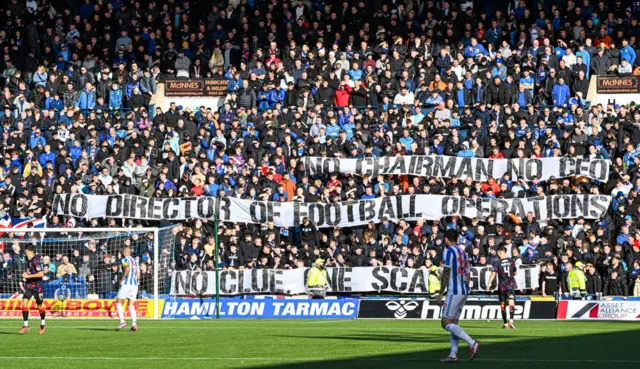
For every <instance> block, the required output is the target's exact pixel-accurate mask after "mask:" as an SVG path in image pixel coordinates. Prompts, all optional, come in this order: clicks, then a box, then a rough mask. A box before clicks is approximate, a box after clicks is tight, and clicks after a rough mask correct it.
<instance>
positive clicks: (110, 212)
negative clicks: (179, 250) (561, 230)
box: [53, 194, 611, 228]
mask: <svg viewBox="0 0 640 369" xmlns="http://www.w3.org/2000/svg"><path fill="white" fill-rule="evenodd" d="M610 202H611V197H610V196H606V195H552V196H540V197H529V198H515V199H495V198H471V197H459V196H444V195H401V196H386V197H382V198H376V199H370V200H354V201H343V202H336V203H300V202H276V201H253V200H243V199H238V198H235V197H222V198H216V197H182V198H153V197H151V198H150V197H142V196H135V195H84V194H63V195H56V196H55V197H54V200H53V213H54V214H57V215H65V216H73V217H79V218H102V217H107V218H134V219H140V220H174V221H178V220H185V219H211V220H213V219H215V218H217V219H218V220H220V221H223V222H240V223H266V222H268V221H273V222H274V223H275V225H276V226H277V227H297V226H300V224H302V221H303V219H304V218H305V217H308V218H309V220H311V222H313V223H314V224H315V225H316V227H319V228H323V227H353V226H357V225H362V224H367V223H369V222H380V221H382V220H383V219H384V218H387V219H389V220H391V221H398V220H400V219H404V220H418V219H427V220H438V219H442V218H444V217H448V216H463V217H467V218H478V219H479V220H481V221H483V220H486V219H487V218H488V217H489V216H493V217H494V219H495V221H496V222H497V223H503V222H504V220H505V219H506V218H507V217H508V216H509V214H512V215H515V216H516V217H519V218H524V217H526V215H527V214H528V213H532V214H533V216H534V217H535V218H536V219H538V220H546V219H568V218H578V217H581V216H582V217H584V218H588V219H599V218H602V217H603V216H604V215H605V213H606V211H607V209H608V208H609V204H610Z"/></svg>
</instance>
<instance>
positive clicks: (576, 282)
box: [566, 262, 587, 298]
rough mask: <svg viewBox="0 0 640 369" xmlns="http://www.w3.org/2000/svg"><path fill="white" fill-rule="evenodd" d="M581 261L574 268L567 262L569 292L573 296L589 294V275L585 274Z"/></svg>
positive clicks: (579, 296)
mask: <svg viewBox="0 0 640 369" xmlns="http://www.w3.org/2000/svg"><path fill="white" fill-rule="evenodd" d="M582 265H583V264H582V263H581V262H577V263H576V267H575V268H573V265H571V264H567V266H566V268H567V272H568V274H567V284H568V287H569V293H570V294H571V297H573V298H582V297H583V296H585V295H586V294H587V276H586V275H584V272H583V271H582V269H580V267H582Z"/></svg>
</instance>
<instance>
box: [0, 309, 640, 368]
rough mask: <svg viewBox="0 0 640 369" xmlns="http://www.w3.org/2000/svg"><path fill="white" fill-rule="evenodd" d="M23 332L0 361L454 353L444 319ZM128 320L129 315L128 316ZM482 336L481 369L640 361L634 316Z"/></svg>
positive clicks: (486, 330) (91, 362)
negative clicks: (625, 319)
mask: <svg viewBox="0 0 640 369" xmlns="http://www.w3.org/2000/svg"><path fill="white" fill-rule="evenodd" d="M38 323H39V321H37V320H36V319H32V321H31V325H32V329H31V331H29V332H27V333H26V334H25V335H24V336H21V335H18V334H17V332H18V330H19V329H20V328H21V326H22V321H20V320H15V319H13V320H0V360H1V361H2V362H3V364H7V365H3V366H6V367H16V368H61V367H78V368H90V369H97V368H205V367H206V368H282V369H310V368H328V369H337V368H367V369H371V368H385V369H389V368H429V367H434V366H437V367H442V366H446V365H448V364H440V363H439V362H438V360H439V359H440V358H442V357H444V356H446V355H448V353H449V335H448V334H447V333H446V332H445V331H444V330H442V329H441V328H440V322H439V321H424V320H296V321H294V320H218V321H216V320H200V321H189V320H166V321H144V320H142V321H139V324H138V325H139V329H138V331H137V332H135V333H131V332H129V331H128V330H127V331H121V332H116V331H115V327H116V325H117V321H116V320H109V321H104V320H60V319H57V320H54V319H50V320H49V321H48V325H47V332H46V333H45V335H43V336H40V335H38ZM128 324H129V322H128ZM461 325H462V327H463V328H465V329H466V330H467V332H468V333H469V334H471V335H472V336H473V337H475V338H478V339H480V340H481V341H482V342H483V345H482V349H481V351H480V354H479V356H478V358H477V359H476V360H475V361H473V362H469V361H468V358H469V351H468V348H467V345H466V344H464V343H462V342H461V343H460V354H459V357H460V362H459V363H457V364H455V365H459V366H469V367H471V366H473V367H474V368H496V367H498V368H509V367H513V368H542V367H546V368H560V367H562V368H565V369H566V368H578V367H579V368H581V369H584V368H603V367H605V366H606V365H607V364H616V365H624V367H627V368H630V367H636V366H638V365H640V356H638V349H637V347H638V339H640V325H638V324H635V323H632V322H626V323H624V322H557V321H516V327H517V329H516V330H502V329H500V327H501V325H502V322H501V321H491V322H487V321H464V322H462V324H461Z"/></svg>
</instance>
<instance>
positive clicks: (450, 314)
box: [436, 229, 481, 363]
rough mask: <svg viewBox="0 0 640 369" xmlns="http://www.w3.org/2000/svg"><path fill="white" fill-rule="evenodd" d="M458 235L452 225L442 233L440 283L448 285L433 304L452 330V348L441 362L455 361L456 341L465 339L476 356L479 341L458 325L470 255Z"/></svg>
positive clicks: (464, 298) (465, 292) (466, 290)
mask: <svg viewBox="0 0 640 369" xmlns="http://www.w3.org/2000/svg"><path fill="white" fill-rule="evenodd" d="M459 239H460V235H459V234H458V232H456V231H455V230H453V229H448V230H447V231H446V232H445V234H444V241H445V243H446V244H447V249H446V250H444V254H443V257H442V258H443V260H444V269H443V270H442V276H441V277H440V285H441V286H442V287H445V286H446V287H447V298H446V300H445V301H442V297H443V295H444V288H442V289H441V292H440V294H439V295H437V296H436V304H438V305H440V306H442V320H441V324H442V328H444V329H445V330H447V331H448V332H449V333H451V336H450V340H451V352H450V354H449V356H447V357H446V358H444V359H442V360H440V361H441V362H443V363H455V362H457V361H458V341H459V340H461V339H462V340H464V341H466V342H467V344H469V350H470V351H471V360H473V359H475V357H476V355H477V354H478V351H479V350H480V345H481V343H480V341H477V340H474V339H473V338H471V337H470V336H469V335H468V334H467V333H466V332H465V331H464V330H463V329H462V328H461V327H460V326H459V325H458V320H459V319H460V314H461V313H462V308H463V307H464V304H465V303H466V302H467V297H468V296H469V282H470V275H469V256H468V255H467V252H466V251H465V248H464V245H459V244H458V241H459Z"/></svg>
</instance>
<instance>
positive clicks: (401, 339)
mask: <svg viewBox="0 0 640 369" xmlns="http://www.w3.org/2000/svg"><path fill="white" fill-rule="evenodd" d="M270 337H280V338H285V337H287V338H288V337H291V336H286V335H270ZM298 338H301V339H309V340H337V341H360V342H365V341H373V342H397V343H416V342H423V343H442V339H443V336H442V335H437V334H416V333H414V332H411V333H406V334H404V333H396V332H393V333H389V332H380V333H370V332H367V333H363V334H349V335H344V336H337V335H323V336H319V335H314V336H303V335H296V339H298ZM482 338H483V339H494V338H497V339H504V338H505V336H504V335H482Z"/></svg>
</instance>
